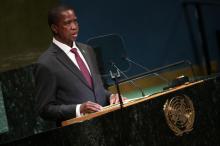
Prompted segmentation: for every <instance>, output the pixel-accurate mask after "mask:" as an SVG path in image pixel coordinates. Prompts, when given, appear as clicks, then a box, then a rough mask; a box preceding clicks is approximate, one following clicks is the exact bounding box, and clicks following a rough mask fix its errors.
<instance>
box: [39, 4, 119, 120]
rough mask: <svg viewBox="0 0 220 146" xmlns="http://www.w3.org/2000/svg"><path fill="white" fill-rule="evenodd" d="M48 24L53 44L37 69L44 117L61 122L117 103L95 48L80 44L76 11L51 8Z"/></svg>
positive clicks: (60, 7)
mask: <svg viewBox="0 0 220 146" xmlns="http://www.w3.org/2000/svg"><path fill="white" fill-rule="evenodd" d="M48 24H49V26H50V28H51V30H52V33H53V42H52V44H51V46H50V47H49V49H48V50H47V51H46V52H44V53H43V54H42V55H41V56H40V58H39V59H38V62H37V65H36V69H35V78H36V98H37V109H38V111H39V113H40V115H41V117H43V118H44V119H47V120H54V121H57V122H61V121H63V120H67V119H70V118H73V117H78V116H81V115H82V114H86V113H91V112H97V111H100V110H101V108H102V106H106V105H108V104H113V103H117V102H118V96H117V95H116V94H111V93H109V92H108V91H107V90H105V89H104V87H103V84H102V80H101V77H100V74H99V71H98V67H97V62H96V57H95V54H94V52H93V49H92V48H91V47H89V46H87V45H85V44H82V43H79V42H76V38H77V35H78V31H79V26H78V22H77V17H76V14H75V12H74V10H73V9H72V8H70V7H67V6H57V7H55V8H53V9H51V10H50V11H49V13H48Z"/></svg>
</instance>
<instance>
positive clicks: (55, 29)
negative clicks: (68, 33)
mask: <svg viewBox="0 0 220 146" xmlns="http://www.w3.org/2000/svg"><path fill="white" fill-rule="evenodd" d="M51 29H52V31H53V33H55V34H57V26H56V25H55V24H52V25H51Z"/></svg>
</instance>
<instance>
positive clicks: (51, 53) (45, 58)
mask: <svg viewBox="0 0 220 146" xmlns="http://www.w3.org/2000/svg"><path fill="white" fill-rule="evenodd" d="M56 52H57V48H56V46H55V45H53V44H51V45H50V47H49V48H48V49H47V50H46V51H44V52H43V53H42V54H41V55H40V57H39V58H38V60H37V63H40V64H47V63H49V62H51V61H53V60H54V59H55V58H56Z"/></svg>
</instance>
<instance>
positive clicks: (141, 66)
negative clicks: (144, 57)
mask: <svg viewBox="0 0 220 146" xmlns="http://www.w3.org/2000/svg"><path fill="white" fill-rule="evenodd" d="M123 59H124V60H126V61H128V62H130V63H132V64H134V65H136V66H138V67H140V68H142V69H143V70H145V71H147V72H148V71H150V69H148V68H147V67H145V66H143V65H141V64H139V63H137V62H135V61H133V60H131V59H129V58H128V57H123ZM153 74H154V75H155V76H157V77H159V78H160V79H161V80H163V81H165V82H167V83H168V84H169V82H170V81H169V80H167V79H166V78H164V77H163V76H161V75H159V74H158V73H153Z"/></svg>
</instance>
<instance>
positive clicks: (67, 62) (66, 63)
mask: <svg viewBox="0 0 220 146" xmlns="http://www.w3.org/2000/svg"><path fill="white" fill-rule="evenodd" d="M54 46H55V47H54V48H55V49H56V57H57V59H58V61H60V62H61V63H62V64H63V65H64V66H65V67H66V68H67V69H68V70H70V71H71V72H72V73H73V74H75V75H76V76H77V77H78V78H79V79H80V80H81V81H82V82H83V83H84V84H86V85H87V86H88V87H89V85H88V83H87V81H86V79H85V78H84V76H83V75H82V73H81V71H80V70H79V69H78V67H77V66H76V65H75V64H74V63H73V62H72V61H71V60H70V59H69V57H68V56H67V55H66V54H65V53H64V52H63V51H62V50H61V49H60V48H59V47H58V46H56V45H54ZM89 88H90V87H89Z"/></svg>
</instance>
